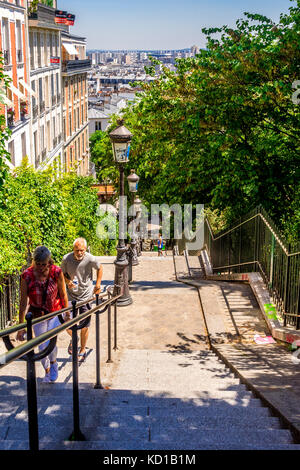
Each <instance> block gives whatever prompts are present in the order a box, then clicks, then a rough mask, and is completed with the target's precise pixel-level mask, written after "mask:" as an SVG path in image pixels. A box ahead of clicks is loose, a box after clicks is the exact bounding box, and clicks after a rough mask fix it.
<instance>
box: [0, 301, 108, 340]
mask: <svg viewBox="0 0 300 470" xmlns="http://www.w3.org/2000/svg"><path fill="white" fill-rule="evenodd" d="M105 295H106V294H105V292H104V293H102V294H99V297H105ZM95 299H96V297H95V296H93V297H91V298H90V299H88V300H86V301H83V302H80V303H77V304H76V308H79V307H81V306H82V305H86V304H87V303H89V302H92V301H94V300H95ZM69 310H72V306H68V307H65V308H63V309H61V310H57V311H55V312H51V313H47V315H43V316H42V317H39V318H35V319H34V320H32V325H36V324H37V323H40V322H43V321H45V320H51V318H53V317H55V316H56V315H61V314H63V313H66V312H68V311H69ZM26 326H27V323H26V322H24V323H19V324H18V325H13V326H10V327H8V328H5V329H4V330H0V338H3V337H4V336H7V335H11V334H13V333H16V332H17V331H19V330H24V329H25V328H26Z"/></svg>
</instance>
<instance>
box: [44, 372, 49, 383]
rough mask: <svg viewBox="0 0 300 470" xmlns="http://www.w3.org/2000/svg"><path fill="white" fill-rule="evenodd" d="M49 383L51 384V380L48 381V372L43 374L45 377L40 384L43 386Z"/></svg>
mask: <svg viewBox="0 0 300 470" xmlns="http://www.w3.org/2000/svg"><path fill="white" fill-rule="evenodd" d="M50 382H51V379H50V372H48V373H46V374H45V377H44V378H43V380H42V383H43V384H48V383H50Z"/></svg>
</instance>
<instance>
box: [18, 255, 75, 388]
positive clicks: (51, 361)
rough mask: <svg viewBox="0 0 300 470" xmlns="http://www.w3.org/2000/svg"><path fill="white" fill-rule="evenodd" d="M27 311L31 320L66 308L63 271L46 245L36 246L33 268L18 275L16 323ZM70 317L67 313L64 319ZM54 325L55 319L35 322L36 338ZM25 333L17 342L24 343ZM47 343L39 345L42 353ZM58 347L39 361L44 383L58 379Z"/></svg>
mask: <svg viewBox="0 0 300 470" xmlns="http://www.w3.org/2000/svg"><path fill="white" fill-rule="evenodd" d="M28 303H29V307H28V312H31V313H32V315H33V318H40V317H42V316H43V315H46V314H48V313H50V312H55V311H57V310H60V309H62V308H64V307H67V306H68V296H67V291H66V285H65V280H64V276H63V273H62V270H61V268H60V267H59V266H56V265H55V264H54V263H53V261H52V258H51V253H50V251H49V250H48V248H47V247H46V246H38V247H37V248H36V249H35V251H34V253H33V262H32V265H31V266H30V267H29V268H28V269H26V270H25V271H24V272H23V274H22V276H21V292H20V312H19V321H20V323H23V322H24V319H25V313H26V311H27V305H28ZM68 317H69V314H68V313H67V314H66V318H68ZM56 326H57V317H54V318H51V320H46V321H43V322H40V323H37V324H36V325H34V326H33V330H34V334H35V336H39V335H41V334H42V333H45V332H46V331H49V330H52V329H53V328H55V327H56ZM24 333H25V330H21V331H19V332H18V334H17V339H18V340H19V341H22V340H23V336H24ZM48 343H49V341H48V342H46V343H43V344H41V345H40V346H39V350H40V351H42V350H43V349H45V348H46V347H47V345H48ZM56 357H57V347H55V348H54V349H53V351H52V353H51V354H49V356H47V357H45V358H44V359H42V361H41V362H42V365H43V367H44V369H45V377H44V379H43V382H55V381H56V380H57V377H58V366H57V361H56Z"/></svg>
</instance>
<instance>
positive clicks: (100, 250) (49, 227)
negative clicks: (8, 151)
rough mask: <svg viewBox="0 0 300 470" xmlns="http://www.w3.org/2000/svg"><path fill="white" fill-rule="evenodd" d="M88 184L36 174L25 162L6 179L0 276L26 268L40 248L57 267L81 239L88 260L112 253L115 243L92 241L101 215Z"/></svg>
mask: <svg viewBox="0 0 300 470" xmlns="http://www.w3.org/2000/svg"><path fill="white" fill-rule="evenodd" d="M91 183H92V179H91V178H89V177H84V176H78V175H76V174H75V173H68V174H62V175H58V174H57V170H56V169H55V168H54V167H50V168H49V169H47V170H45V171H43V172H42V171H36V170H35V169H34V168H33V167H32V166H30V165H28V162H26V161H24V163H23V164H22V165H21V166H20V167H19V168H17V169H16V170H15V172H14V173H13V174H9V175H8V177H7V180H6V182H5V184H4V185H3V188H2V190H1V196H2V197H1V204H0V240H1V247H2V251H1V254H0V277H2V276H4V275H7V274H11V273H13V272H15V271H16V270H20V269H21V268H22V266H24V265H26V264H28V259H29V258H30V253H31V252H32V251H33V250H34V248H35V247H36V246H38V245H42V244H43V245H46V246H47V247H48V248H49V249H50V251H51V253H52V256H53V259H54V261H55V262H56V263H57V264H60V262H61V259H62V257H63V255H65V254H66V253H67V252H69V251H72V248H73V241H74V239H75V238H77V237H84V238H86V240H87V242H88V245H89V246H90V247H91V251H92V253H93V254H94V255H98V256H100V255H104V254H105V255H106V254H115V251H116V250H115V246H116V240H109V239H108V238H106V239H100V238H98V237H97V233H96V230H97V225H98V223H99V221H100V220H101V219H102V218H103V217H104V216H103V215H101V214H100V215H99V214H97V208H98V206H99V203H98V198H97V194H96V190H95V189H92V188H91Z"/></svg>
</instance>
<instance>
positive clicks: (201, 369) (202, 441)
mask: <svg viewBox="0 0 300 470" xmlns="http://www.w3.org/2000/svg"><path fill="white" fill-rule="evenodd" d="M1 379H2V377H1ZM38 409H39V435H40V449H49V450H54V449H56V450H59V449H74V450H75V449H78V450H79V449H80V450H85V449H88V450H91V449H98V450H100V449H102V450H117V449H120V450H155V449H156V450H199V449H213V450H215V449H294V450H296V449H297V450H299V448H300V446H299V445H294V444H293V440H292V436H291V434H290V432H289V431H288V430H287V429H281V427H280V422H279V420H278V419H277V418H275V417H273V416H271V414H270V411H269V409H268V408H265V407H263V406H262V403H261V401H260V400H258V399H256V398H254V396H253V395H252V393H251V392H249V391H248V390H247V389H246V388H245V386H244V385H242V384H241V383H240V382H239V379H237V378H235V377H234V375H233V374H232V373H231V371H230V370H229V369H228V368H226V366H225V365H224V364H223V362H221V361H220V360H219V359H218V358H217V356H216V355H215V354H213V353H212V352H210V351H205V350H202V351H185V352H180V351H167V350H166V351H164V350H148V349H147V350H135V349H127V350H124V352H123V353H122V355H121V361H120V365H119V368H118V369H117V371H116V373H115V375H114V378H113V380H112V383H111V386H110V388H109V389H104V390H103V389H102V390H95V389H93V384H91V383H85V384H81V386H80V416H81V431H82V432H83V434H84V435H85V437H86V439H87V440H86V441H82V442H70V441H68V440H67V439H68V436H69V435H70V434H71V432H72V429H73V423H72V385H71V384H70V383H55V384H41V383H39V385H38ZM27 439H28V427H27V411H26V384H25V381H24V380H23V379H18V378H17V377H10V378H7V380H2V381H1V387H0V449H1V450H3V449H5V450H8V449H28V441H27Z"/></svg>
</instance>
